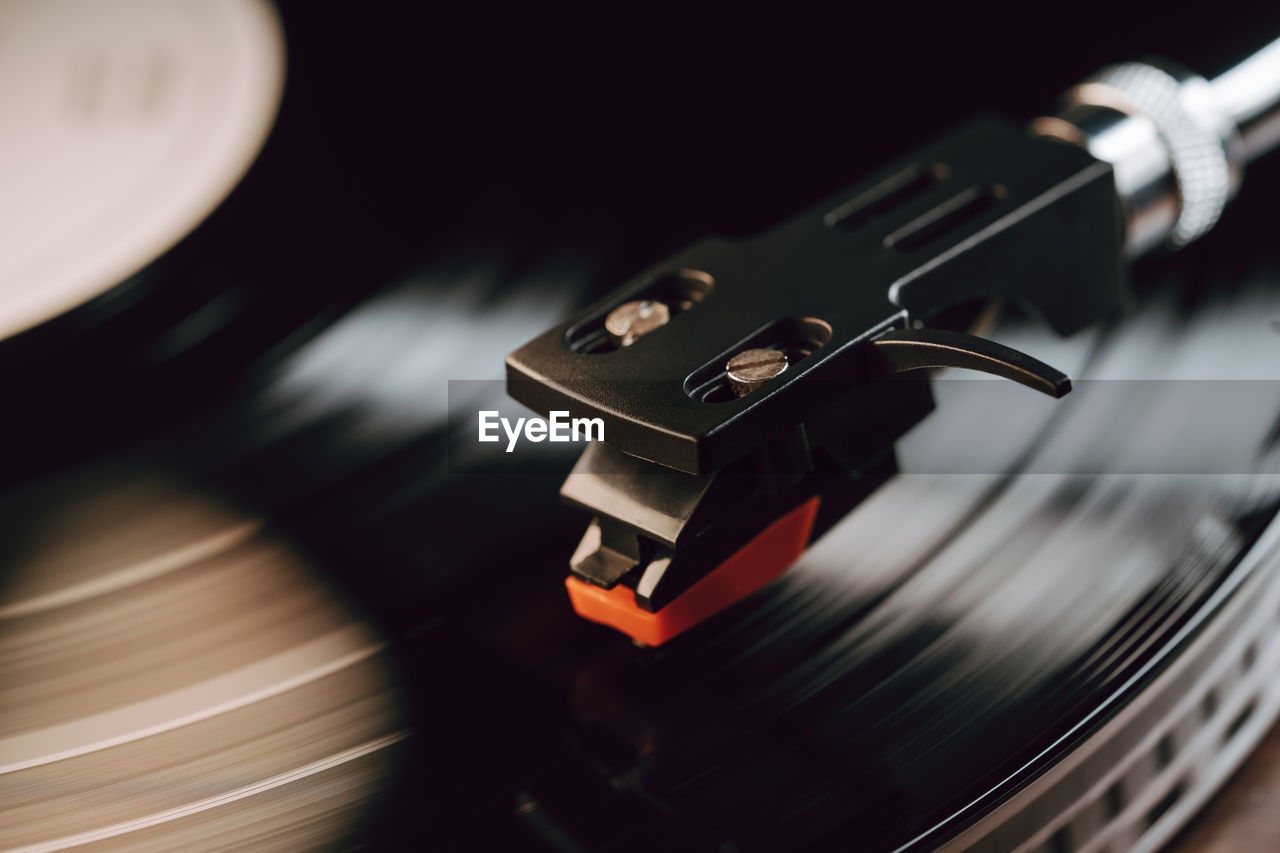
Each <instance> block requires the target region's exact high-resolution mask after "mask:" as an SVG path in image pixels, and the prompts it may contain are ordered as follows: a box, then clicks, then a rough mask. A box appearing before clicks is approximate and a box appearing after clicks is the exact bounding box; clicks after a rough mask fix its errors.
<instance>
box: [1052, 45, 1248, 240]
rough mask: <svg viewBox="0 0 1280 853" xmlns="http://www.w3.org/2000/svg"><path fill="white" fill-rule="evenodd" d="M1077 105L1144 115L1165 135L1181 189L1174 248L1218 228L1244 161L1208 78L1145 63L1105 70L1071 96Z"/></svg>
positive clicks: (1232, 129) (1073, 91)
mask: <svg viewBox="0 0 1280 853" xmlns="http://www.w3.org/2000/svg"><path fill="white" fill-rule="evenodd" d="M1071 98H1072V99H1073V100H1075V101H1076V102H1078V103H1083V104H1094V105H1098V106H1104V107H1110V108H1112V109H1117V110H1120V111H1121V112H1124V113H1128V114H1137V115H1142V116H1145V117H1146V118H1147V119H1148V120H1150V121H1151V122H1152V123H1153V124H1155V126H1156V128H1157V129H1158V131H1159V133H1160V137H1161V139H1162V140H1163V142H1164V145H1165V147H1166V149H1167V151H1168V154H1169V160H1170V163H1171V165H1172V168H1173V177H1174V180H1175V181H1176V183H1177V186H1178V196H1179V202H1180V209H1179V213H1178V219H1177V222H1176V223H1175V224H1174V227H1173V232H1172V234H1170V237H1169V240H1170V242H1171V243H1172V244H1173V245H1174V246H1185V245H1186V244H1187V243H1190V242H1191V241H1193V240H1195V239H1196V238H1198V237H1200V236H1202V235H1204V234H1205V233H1206V232H1208V231H1209V230H1210V229H1211V228H1213V226H1214V225H1215V224H1216V223H1217V221H1218V217H1219V216H1221V215H1222V211H1223V209H1224V208H1225V207H1226V205H1227V202H1228V201H1230V199H1231V197H1232V196H1233V195H1234V194H1235V191H1236V188H1237V187H1238V186H1239V181H1240V173H1241V170H1242V157H1241V156H1240V151H1239V140H1238V138H1237V135H1236V129H1235V127H1234V125H1233V124H1232V123H1231V120H1230V119H1229V118H1228V117H1227V116H1226V115H1225V114H1224V113H1222V112H1221V111H1220V110H1219V109H1218V108H1217V107H1216V105H1215V104H1214V103H1213V97H1212V91H1211V89H1210V86H1209V84H1208V82H1207V81H1205V79H1204V78H1202V77H1198V76H1196V75H1193V74H1190V73H1178V74H1177V75H1176V76H1175V73H1173V72H1170V71H1167V70H1165V69H1163V68H1158V67H1156V66H1154V65H1148V64H1146V63H1142V62H1126V63H1123V64H1120V65H1112V66H1110V67H1108V68H1104V69H1103V70H1102V71H1100V72H1098V73H1097V74H1096V75H1094V76H1093V77H1092V78H1090V79H1088V80H1086V81H1085V82H1084V83H1081V84H1080V85H1079V86H1077V87H1076V88H1075V89H1074V90H1072V92H1071Z"/></svg>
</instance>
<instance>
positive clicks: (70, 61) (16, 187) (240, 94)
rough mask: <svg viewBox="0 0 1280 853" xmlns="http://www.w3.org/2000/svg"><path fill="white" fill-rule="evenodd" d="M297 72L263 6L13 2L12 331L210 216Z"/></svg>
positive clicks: (1, 21)
mask: <svg viewBox="0 0 1280 853" xmlns="http://www.w3.org/2000/svg"><path fill="white" fill-rule="evenodd" d="M284 67H285V49H284V38H283V35H282V31H281V28H280V24H279V21H278V20H277V17H276V13H275V12H274V10H273V9H272V8H270V7H269V6H268V5H267V4H266V3H264V2H259V0H218V1H217V2H207V0H192V2H162V0H113V2H109V3H102V2H93V0H54V2H42V3H30V2H29V3H6V4H3V5H0V123H2V124H3V126H4V129H5V130H4V133H3V134H0V186H3V187H4V192H3V193H0V338H3V337H8V336H11V335H14V334H16V333H18V332H21V331H23V330H24V329H28V328H31V327H33V326H36V325H38V324H40V323H42V322H44V321H46V320H49V319H52V318H53V317H55V316H57V315H58V314H61V313H63V312H65V311H68V310H70V309H71V308H74V307H76V306H77V305H80V304H82V303H84V302H86V301H88V300H90V299H92V298H93V297H95V296H97V295H99V294H101V293H102V292H104V291H106V290H107V289H109V288H110V287H112V286H113V285H115V284H118V283H119V282H121V281H122V280H124V279H126V278H127V277H129V276H130V275H133V274H134V273H136V272H138V271H139V270H140V269H142V268H143V267H145V266H146V265H147V264H148V263H150V262H151V261H152V260H154V259H155V258H156V257H158V256H159V255H161V254H162V253H164V252H165V251H166V250H168V249H169V248H170V247H172V246H173V245H174V244H175V243H177V242H178V241H179V240H181V239H182V238H183V237H184V236H185V235H186V234H188V233H189V232H190V231H191V230H192V229H194V228H195V227H196V226H197V225H198V224H199V223H200V222H201V221H202V220H203V219H204V218H205V217H207V216H208V215H209V214H210V213H211V212H212V211H213V210H214V208H216V207H217V206H218V204H219V203H220V202H221V201H222V200H223V199H224V198H225V197H226V196H227V194H228V193H229V192H230V191H231V190H232V188H234V187H235V185H236V184H237V183H238V182H239V180H240V179H241V178H242V177H243V176H244V174H245V172H246V171H247V170H248V168H249V166H250V164H251V163H252V162H253V160H254V158H255V157H256V156H257V154H258V152H259V150H260V149H261V147H262V145H263V143H264V141H265V140H266V137H267V134H268V132H269V131H270V129H271V126H272V124H273V122H274V119H275V115H276V111H277V109H278V106H279V102H280V97H281V93H282V90H283V84H284Z"/></svg>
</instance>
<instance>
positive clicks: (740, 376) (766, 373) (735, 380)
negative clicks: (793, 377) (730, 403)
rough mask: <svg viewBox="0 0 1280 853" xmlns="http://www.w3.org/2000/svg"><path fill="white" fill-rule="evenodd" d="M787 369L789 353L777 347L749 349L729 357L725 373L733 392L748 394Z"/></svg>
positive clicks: (741, 394)
mask: <svg viewBox="0 0 1280 853" xmlns="http://www.w3.org/2000/svg"><path fill="white" fill-rule="evenodd" d="M786 369H787V354H786V353H784V352H782V351H781V350H776V349H749V350H743V351H742V352H740V353H738V354H737V355H735V356H734V357H733V358H731V359H729V363H728V364H727V365H725V373H726V375H728V377H729V385H730V387H732V388H733V393H735V394H737V395H738V396H739V397H743V396H746V395H747V394H750V393H751V392H752V391H754V390H756V389H757V388H759V387H760V386H761V385H763V384H764V383H765V382H768V381H769V380H770V379H772V378H773V377H775V376H781V375H782V373H783V372H784V371H785V370H786Z"/></svg>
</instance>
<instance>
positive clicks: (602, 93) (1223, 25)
mask: <svg viewBox="0 0 1280 853" xmlns="http://www.w3.org/2000/svg"><path fill="white" fill-rule="evenodd" d="M282 8H283V13H284V17H285V21H286V26H287V29H288V31H289V33H290V50H291V56H290V63H291V65H290V68H291V71H290V73H291V75H293V77H294V78H296V79H315V78H324V80H325V82H324V84H323V85H322V86H318V87H316V88H313V89H312V90H311V92H312V94H313V95H314V96H315V97H319V98H322V99H323V101H324V104H323V107H322V109H321V112H323V113H324V114H325V115H326V116H327V117H328V120H329V121H328V126H327V127H326V128H325V131H324V132H325V134H326V137H327V140H326V142H327V143H328V144H331V145H333V146H334V148H335V150H336V152H337V154H336V156H337V157H338V158H339V160H338V161H336V162H335V163H334V168H333V171H332V173H331V174H326V175H317V176H316V177H317V180H320V181H324V182H336V183H338V184H351V183H354V184H356V185H360V186H362V187H363V189H364V190H366V191H367V192H368V193H369V195H370V196H371V202H370V207H371V209H370V210H369V211H368V214H367V215H369V216H371V217H374V218H376V219H378V220H380V221H382V222H383V223H384V225H383V227H385V228H386V229H388V230H389V231H390V232H397V233H400V234H401V236H403V237H404V238H405V239H406V241H407V242H408V244H409V245H412V246H414V247H416V249H417V250H420V251H422V252H424V253H426V256H428V257H429V253H430V251H431V250H432V249H434V248H440V247H445V246H448V245H450V244H456V242H457V241H458V240H459V239H470V238H475V239H477V240H479V241H481V242H483V241H484V240H486V239H492V240H501V241H505V242H507V243H511V242H531V243H538V242H541V243H544V244H545V242H546V241H547V240H550V239H557V240H571V241H574V242H578V243H581V244H582V245H584V246H587V247H591V246H594V247H596V248H600V247H601V246H602V245H608V246H613V247H615V248H616V249H617V250H619V251H618V253H617V254H616V255H615V256H613V257H612V260H611V263H613V264H616V265H617V267H618V270H619V273H618V274H619V275H620V276H622V275H625V274H627V273H628V272H631V271H633V270H634V268H636V267H638V266H640V265H644V264H647V263H648V262H651V261H653V260H655V259H657V258H660V257H661V256H662V255H663V254H665V253H667V252H668V251H671V250H673V249H675V248H678V247H680V246H681V245H683V244H685V243H687V242H690V241H692V240H694V239H696V238H698V237H700V236H703V235H705V234H707V233H723V234H737V233H748V232H751V231H754V230H758V229H761V228H764V227H767V226H768V225H770V224H772V223H773V222H775V221H777V220H779V219H781V218H783V217H784V216H785V215H787V214H788V213H790V212H792V211H795V210H797V209H800V208H802V207H804V206H805V205H806V204H807V203H809V202H812V201H815V200H817V199H818V198H819V197H821V196H823V195H825V194H826V193H828V192H830V191H832V190H834V189H836V188H838V187H840V186H842V185H843V184H845V183H847V182H849V181H851V180H853V179H855V178H857V177H859V176H861V175H863V174H864V173H865V172H867V171H868V170H870V169H872V168H874V167H875V166H877V165H878V164H881V163H883V162H884V161H886V160H887V159H889V158H891V157H893V156H894V155H895V154H897V153H898V152H900V151H901V150H902V149H903V148H904V147H906V146H909V145H914V144H917V143H918V142H920V141H922V140H923V139H925V138H927V137H928V136H929V135H931V134H933V133H936V132H938V131H940V130H942V129H944V128H945V127H947V126H948V125H950V124H953V123H956V122H959V121H962V120H964V119H966V118H968V117H969V116H971V115H972V114H973V113H974V112H975V111H978V110H991V111H995V112H999V113H1004V114H1007V115H1011V116H1014V117H1025V118H1031V117H1033V116H1035V115H1038V114H1042V113H1044V112H1046V111H1048V110H1050V109H1051V108H1052V106H1053V104H1054V101H1055V99H1056V98H1057V97H1058V95H1059V94H1060V93H1061V92H1062V91H1063V90H1065V89H1066V88H1067V87H1068V86H1070V85H1072V84H1073V83H1075V82H1077V81H1079V80H1080V79H1082V78H1084V77H1086V76H1087V75H1089V74H1091V73H1092V72H1094V71H1096V70H1097V69H1099V68H1100V67H1102V66H1104V65H1106V64H1108V63H1111V62H1117V61H1123V60H1126V59H1137V58H1143V57H1146V56H1162V57H1166V58H1170V59H1175V60H1178V61H1180V62H1183V63H1184V64H1186V65H1188V66H1190V67H1191V68H1193V69H1195V70H1196V71H1198V72H1200V73H1202V74H1204V75H1206V76H1210V77H1211V76H1212V75H1214V74H1216V73H1218V72H1219V71H1221V70H1223V69H1224V68H1225V67H1227V66H1228V65H1230V64H1231V62H1232V61H1234V60H1235V59H1236V58H1238V57H1240V56H1243V55H1245V54H1246V53H1248V52H1250V51H1252V50H1255V49H1257V48H1258V47H1259V46H1261V45H1262V44H1265V43H1266V42H1268V41H1269V40H1270V39H1272V38H1274V37H1275V35H1276V34H1277V33H1280V6H1277V4H1275V3H1261V2H1254V3H1249V2H1238V0H1228V2H1222V3H1216V4H1179V3H1171V2H1151V0H1143V2H1137V3H1127V4H1118V3H1105V4H1104V3H1096V2H1087V3H1066V2H1059V3H1047V2H1045V3H1030V2H1027V3H1016V4H1015V3H995V4H992V3H960V2H956V3H948V4H939V3H929V4H922V3H912V2H898V3H887V4H886V3H874V4H873V3H863V4H857V3H847V4H839V5H835V4H832V5H830V6H828V7H826V8H824V9H808V8H804V7H802V6H799V5H796V4H793V3H778V4H768V5H760V6H755V7H750V8H749V7H748V4H738V5H737V6H734V7H728V8H723V9H719V10H716V11H711V10H706V9H694V8H681V9H663V8H662V7H659V6H654V5H646V4H635V5H632V4H598V5H596V6H594V7H592V8H579V9H572V8H563V9H560V8H552V7H549V6H544V5H542V4H526V5H523V6H513V7H501V6H493V5H489V4H458V5H450V4H423V5H417V6H411V5H408V4H403V5H395V4H377V3H375V4H372V5H364V6H361V7H360V12H359V13H356V12H355V11H354V9H353V8H350V7H335V6H330V5H326V4H319V5H316V4H312V3H306V2H293V0H286V2H284V3H283V4H282ZM371 139H373V140H376V144H375V145H373V146H372V150H373V151H374V152H376V154H375V157H374V158H373V159H372V160H371V159H370V158H369V157H368V156H367V154H366V153H365V152H367V151H368V150H370V140H371ZM345 147H349V148H350V149H351V150H352V151H358V152H360V156H359V158H358V159H341V158H343V151H342V149H343V148H345Z"/></svg>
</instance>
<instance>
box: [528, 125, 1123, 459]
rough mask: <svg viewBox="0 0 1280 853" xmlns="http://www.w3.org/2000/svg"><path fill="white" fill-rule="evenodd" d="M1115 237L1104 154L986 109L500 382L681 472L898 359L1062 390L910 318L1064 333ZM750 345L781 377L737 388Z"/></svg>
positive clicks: (608, 305)
mask: <svg viewBox="0 0 1280 853" xmlns="http://www.w3.org/2000/svg"><path fill="white" fill-rule="evenodd" d="M1122 240H1123V237H1122V223H1121V219H1120V211H1119V210H1118V208H1117V202H1116V194H1115V187H1114V183H1113V178H1112V172H1111V167H1110V165H1109V164H1106V163H1103V162H1100V161H1098V160H1095V159H1093V158H1092V157H1091V156H1090V155H1089V154H1087V153H1086V152H1084V151H1082V150H1080V149H1078V148H1075V147H1073V146H1068V145H1065V144H1062V143H1059V142H1056V141H1053V140H1048V139H1044V138H1039V137H1034V136H1031V135H1029V134H1028V133H1027V131H1026V130H1024V129H1023V128H1021V127H1019V126H1017V125H1014V124H1012V123H1009V122H1005V121H1002V120H995V119H981V120H978V121H975V122H973V123H970V124H967V125H965V126H963V127H961V128H959V129H958V130H956V131H954V132H952V133H949V134H947V135H945V136H943V137H942V138H940V139H938V140H937V141H935V142H933V143H932V144H929V145H926V146H924V147H922V148H921V149H920V150H918V151H916V152H915V153H913V154H911V155H909V156H908V157H906V158H904V159H903V160H902V161H901V162H899V163H897V164H896V165H893V166H891V167H889V168H887V169H885V170H883V171H882V172H881V173H880V174H879V175H877V176H876V177H873V178H871V179H870V180H868V181H866V182H864V183H861V184H858V185H855V186H853V187H851V188H849V189H847V190H845V191H843V192H840V193H838V194H836V195H834V196H832V197H831V198H829V199H827V200H826V201H824V202H823V203H821V204H819V205H817V206H815V207H813V208H812V209H810V210H808V211H807V212H805V213H803V214H801V215H799V216H797V217H795V218H793V219H791V220H790V221H788V222H785V223H784V224H782V225H780V226H778V227H777V228H775V229H774V230H772V231H770V232H768V233H765V234H763V235H761V236H759V237H756V238H753V239H750V240H745V241H727V240H721V239H709V240H706V241H703V242H701V243H698V244H696V245H694V246H692V247H691V248H689V249H687V250H686V251H683V252H681V253H679V254H677V255H676V256H675V257H673V258H671V259H669V260H668V261H666V262H665V263H663V264H660V265H658V266H656V267H654V268H653V269H651V270H649V271H648V272H646V273H644V274H642V275H640V276H639V277H637V278H636V279H634V280H633V281H632V282H630V283H629V284H627V285H625V286H624V287H622V288H620V289H619V290H617V291H616V292H614V293H613V294H611V295H610V296H608V297H606V298H605V299H603V300H601V301H600V302H598V303H597V304H595V305H594V306H592V307H590V308H588V309H587V310H585V311H584V312H582V313H581V314H579V315H578V316H577V317H574V318H573V319H571V320H569V321H567V322H566V323H564V324H562V325H560V326H558V327H556V328H554V329H552V330H550V331H548V332H546V333H545V334H543V335H542V336H540V337H538V338H536V339H535V340H533V341H531V342H530V343H528V344H526V345H525V346H523V347H521V348H520V349H519V350H517V351H516V352H515V353H513V354H512V355H510V356H509V357H508V358H507V373H508V387H509V391H510V393H511V394H512V396H514V397H515V398H516V399H517V400H519V401H520V402H522V403H524V404H525V405H527V406H529V407H530V408H532V409H534V410H535V411H538V412H540V413H542V414H544V415H545V414H547V413H549V412H550V411H552V410H566V411H569V412H571V413H572V414H573V415H574V416H575V417H579V416H580V417H600V418H603V419H604V422H605V436H606V440H607V441H608V443H609V444H611V445H613V446H614V447H616V448H617V449H619V450H621V451H623V452H624V453H627V454H629V455H631V456H634V457H638V458H640V459H644V460H648V461H650V462H654V463H657V464H658V465H661V466H664V467H667V468H673V469H676V470H678V471H683V472H687V473H690V474H701V473H705V472H708V471H714V470H719V469H722V468H724V467H725V466H728V465H730V464H731V463H733V462H735V461H736V460H738V459H741V458H742V457H744V456H746V455H747V454H749V453H751V452H753V451H754V450H756V449H758V448H760V447H761V446H763V445H765V444H767V443H769V442H770V441H772V440H773V439H774V438H775V437H777V436H778V435H779V434H781V433H783V432H785V431H786V430H787V429H788V428H789V427H794V426H796V425H800V424H806V423H813V422H814V421H815V420H816V419H819V418H820V417H821V416H822V413H823V411H824V410H826V409H828V408H829V407H830V406H831V405H832V404H833V402H834V401H835V400H836V399H838V398H840V397H841V396H843V395H844V394H846V393H854V392H855V389H856V388H857V387H858V386H859V385H865V384H866V383H868V382H869V381H871V380H873V379H875V378H876V377H877V376H879V375H882V374H884V373H889V372H894V371H895V370H905V369H910V368H912V367H925V366H941V365H956V366H964V367H976V368H978V369H989V370H992V371H993V372H997V373H1001V375H1005V376H1009V377H1010V378H1014V379H1017V380H1019V381H1024V382H1026V383H1027V384H1030V385H1032V386H1033V387H1039V388H1040V389H1041V390H1045V391H1047V392H1049V393H1054V394H1061V393H1064V392H1065V390H1066V388H1067V387H1069V386H1068V385H1067V384H1066V380H1065V377H1062V376H1061V375H1060V374H1056V372H1055V371H1052V369H1051V368H1047V367H1046V366H1044V365H1042V364H1040V363H1039V362H1035V361H1034V359H1030V358H1029V357H1028V356H1023V355H1022V354H1020V353H1014V352H1012V351H1009V350H1007V349H1004V348H1001V347H998V346H996V345H994V344H992V343H991V342H987V341H982V340H980V339H975V338H970V337H967V336H957V335H953V336H951V337H947V336H945V335H944V336H943V337H942V338H939V337H938V332H939V330H929V329H924V330H921V329H920V327H921V326H922V325H923V326H928V325H929V324H930V323H931V321H932V320H933V319H934V318H936V317H938V316H939V315H941V313H942V312H943V311H945V310H946V309H948V308H950V307H953V306H955V305H958V304H961V303H965V302H970V301H973V300H977V299H984V300H986V299H999V300H1008V301H1014V302H1019V303H1023V304H1025V305H1027V306H1029V307H1030V308H1031V309H1033V310H1035V311H1037V312H1038V313H1039V314H1041V315H1042V316H1043V317H1044V319H1045V320H1046V321H1047V322H1048V323H1049V325H1050V326H1052V327H1053V328H1054V329H1055V330H1057V331H1058V332H1061V333H1070V332H1073V331H1075V330H1077V329H1079V328H1081V327H1083V326H1084V325H1087V324H1088V323H1090V322H1092V321H1094V320H1096V319H1098V318H1100V317H1102V316H1104V315H1105V314H1107V313H1108V312H1110V311H1111V310H1113V309H1114V308H1115V307H1117V306H1118V304H1119V303H1120V301H1121V294H1122V276H1123V271H1124V265H1123V252H1122ZM877 340H879V341H881V342H882V346H881V347H874V346H873V344H874V342H876V341H877ZM890 344H892V346H889V345H890ZM756 349H765V350H777V351H782V352H783V353H784V354H785V355H786V359H785V361H786V365H785V368H786V369H784V370H781V372H779V373H777V375H775V376H772V377H771V378H770V377H768V376H765V377H764V378H762V379H761V378H759V377H757V379H758V380H759V381H757V382H755V383H752V384H749V385H748V386H746V387H747V388H748V390H747V392H746V393H742V392H743V387H744V386H743V385H742V384H741V383H735V381H734V378H733V377H731V376H729V375H728V374H729V371H728V363H729V361H730V360H731V359H732V358H734V357H735V355H737V354H740V353H743V352H744V351H747V350H756ZM873 349H882V350H883V352H881V353H879V354H876V353H874V352H873ZM739 394H741V396H739ZM864 403H865V404H866V405H864V406H862V407H861V409H862V411H863V412H867V411H868V406H870V407H871V410H872V411H874V407H876V406H877V405H878V404H877V403H876V401H875V400H874V399H873V398H871V399H866V400H865V401H864ZM927 411H928V407H927V406H925V407H924V408H923V409H922V410H921V411H918V412H915V413H912V415H911V416H909V417H907V418H905V420H906V421H908V423H907V426H909V425H910V422H914V420H918V419H919V418H920V417H923V416H924V414H926V413H927ZM890 420H893V421H895V422H896V421H898V420H900V419H899V418H890ZM896 428H898V429H905V427H901V426H898V427H896ZM894 438H896V436H886V439H887V440H888V441H890V442H891V441H892V440H893V439H894Z"/></svg>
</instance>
